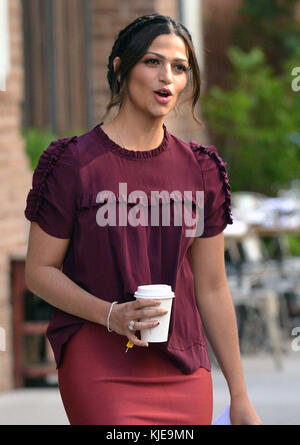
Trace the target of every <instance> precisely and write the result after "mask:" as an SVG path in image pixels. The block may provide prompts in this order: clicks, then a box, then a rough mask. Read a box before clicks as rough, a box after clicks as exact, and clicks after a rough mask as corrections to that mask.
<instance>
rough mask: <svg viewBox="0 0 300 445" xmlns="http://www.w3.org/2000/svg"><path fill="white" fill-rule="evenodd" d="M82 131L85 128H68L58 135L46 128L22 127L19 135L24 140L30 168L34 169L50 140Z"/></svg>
mask: <svg viewBox="0 0 300 445" xmlns="http://www.w3.org/2000/svg"><path fill="white" fill-rule="evenodd" d="M84 131H86V130H82V129H79V130H77V131H72V130H70V131H69V132H67V133H66V134H64V135H63V136H58V135H57V134H54V133H52V132H51V131H47V130H39V129H37V128H29V129H23V130H22V132H21V135H22V137H23V138H24V140H25V152H26V154H27V156H28V157H29V160H30V167H31V169H32V170H34V169H35V167H36V165H37V163H38V160H39V157H40V156H41V154H42V152H43V151H44V150H45V149H46V148H47V147H48V145H49V144H50V143H51V142H52V141H54V140H56V139H58V138H60V137H71V136H74V135H79V134H82V133H84Z"/></svg>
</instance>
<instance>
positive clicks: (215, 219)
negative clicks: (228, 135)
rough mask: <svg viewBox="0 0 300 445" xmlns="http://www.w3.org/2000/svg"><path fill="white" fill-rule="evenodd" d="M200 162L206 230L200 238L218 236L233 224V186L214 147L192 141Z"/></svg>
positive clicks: (224, 164) (224, 165) (224, 163)
mask: <svg viewBox="0 0 300 445" xmlns="http://www.w3.org/2000/svg"><path fill="white" fill-rule="evenodd" d="M190 146H191V148H192V150H193V151H194V153H195V156H196V159H197V160H198V163H199V166H200V169H201V174H202V178H203V183H204V229H203V233H202V235H200V236H199V238H207V237H211V236H215V235H218V234H219V233H221V232H222V231H223V230H224V229H225V228H226V226H227V224H233V219H232V209H231V186H230V184H229V179H228V174H227V170H226V166H227V163H226V162H224V160H223V159H222V158H221V156H220V155H219V154H218V152H217V150H216V148H215V147H214V146H213V145H209V146H204V145H199V144H198V143H197V142H195V141H190Z"/></svg>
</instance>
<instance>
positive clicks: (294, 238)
mask: <svg viewBox="0 0 300 445" xmlns="http://www.w3.org/2000/svg"><path fill="white" fill-rule="evenodd" d="M288 244H289V250H290V253H291V255H294V256H300V237H299V235H291V234H288Z"/></svg>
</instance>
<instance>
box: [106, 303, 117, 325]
mask: <svg viewBox="0 0 300 445" xmlns="http://www.w3.org/2000/svg"><path fill="white" fill-rule="evenodd" d="M116 303H118V302H117V301H113V302H112V304H111V305H110V309H109V312H108V316H107V320H106V327H107V330H108V332H112V329H110V327H109V317H110V314H111V311H112V308H113V305H114V304H116Z"/></svg>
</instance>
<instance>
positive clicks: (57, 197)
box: [24, 136, 78, 239]
mask: <svg viewBox="0 0 300 445" xmlns="http://www.w3.org/2000/svg"><path fill="white" fill-rule="evenodd" d="M76 145H77V136H73V137H71V138H61V139H58V140H55V141H52V142H51V143H50V145H49V146H48V147H47V148H46V149H45V150H44V151H43V153H42V154H41V156H40V158H39V161H38V164H37V166H36V168H35V170H34V172H33V177H32V188H31V190H30V191H29V193H28V196H27V205H26V208H25V211H24V214H25V217H26V218H27V219H28V220H29V221H36V222H37V223H38V224H39V226H40V227H41V228H42V229H43V230H44V231H45V232H47V233H48V234H49V235H52V236H55V237H57V238H65V239H66V238H71V235H72V230H73V223H74V217H75V212H76V189H77V179H78V175H77V172H78V166H77V162H76V160H77V152H76V150H75V149H76Z"/></svg>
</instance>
